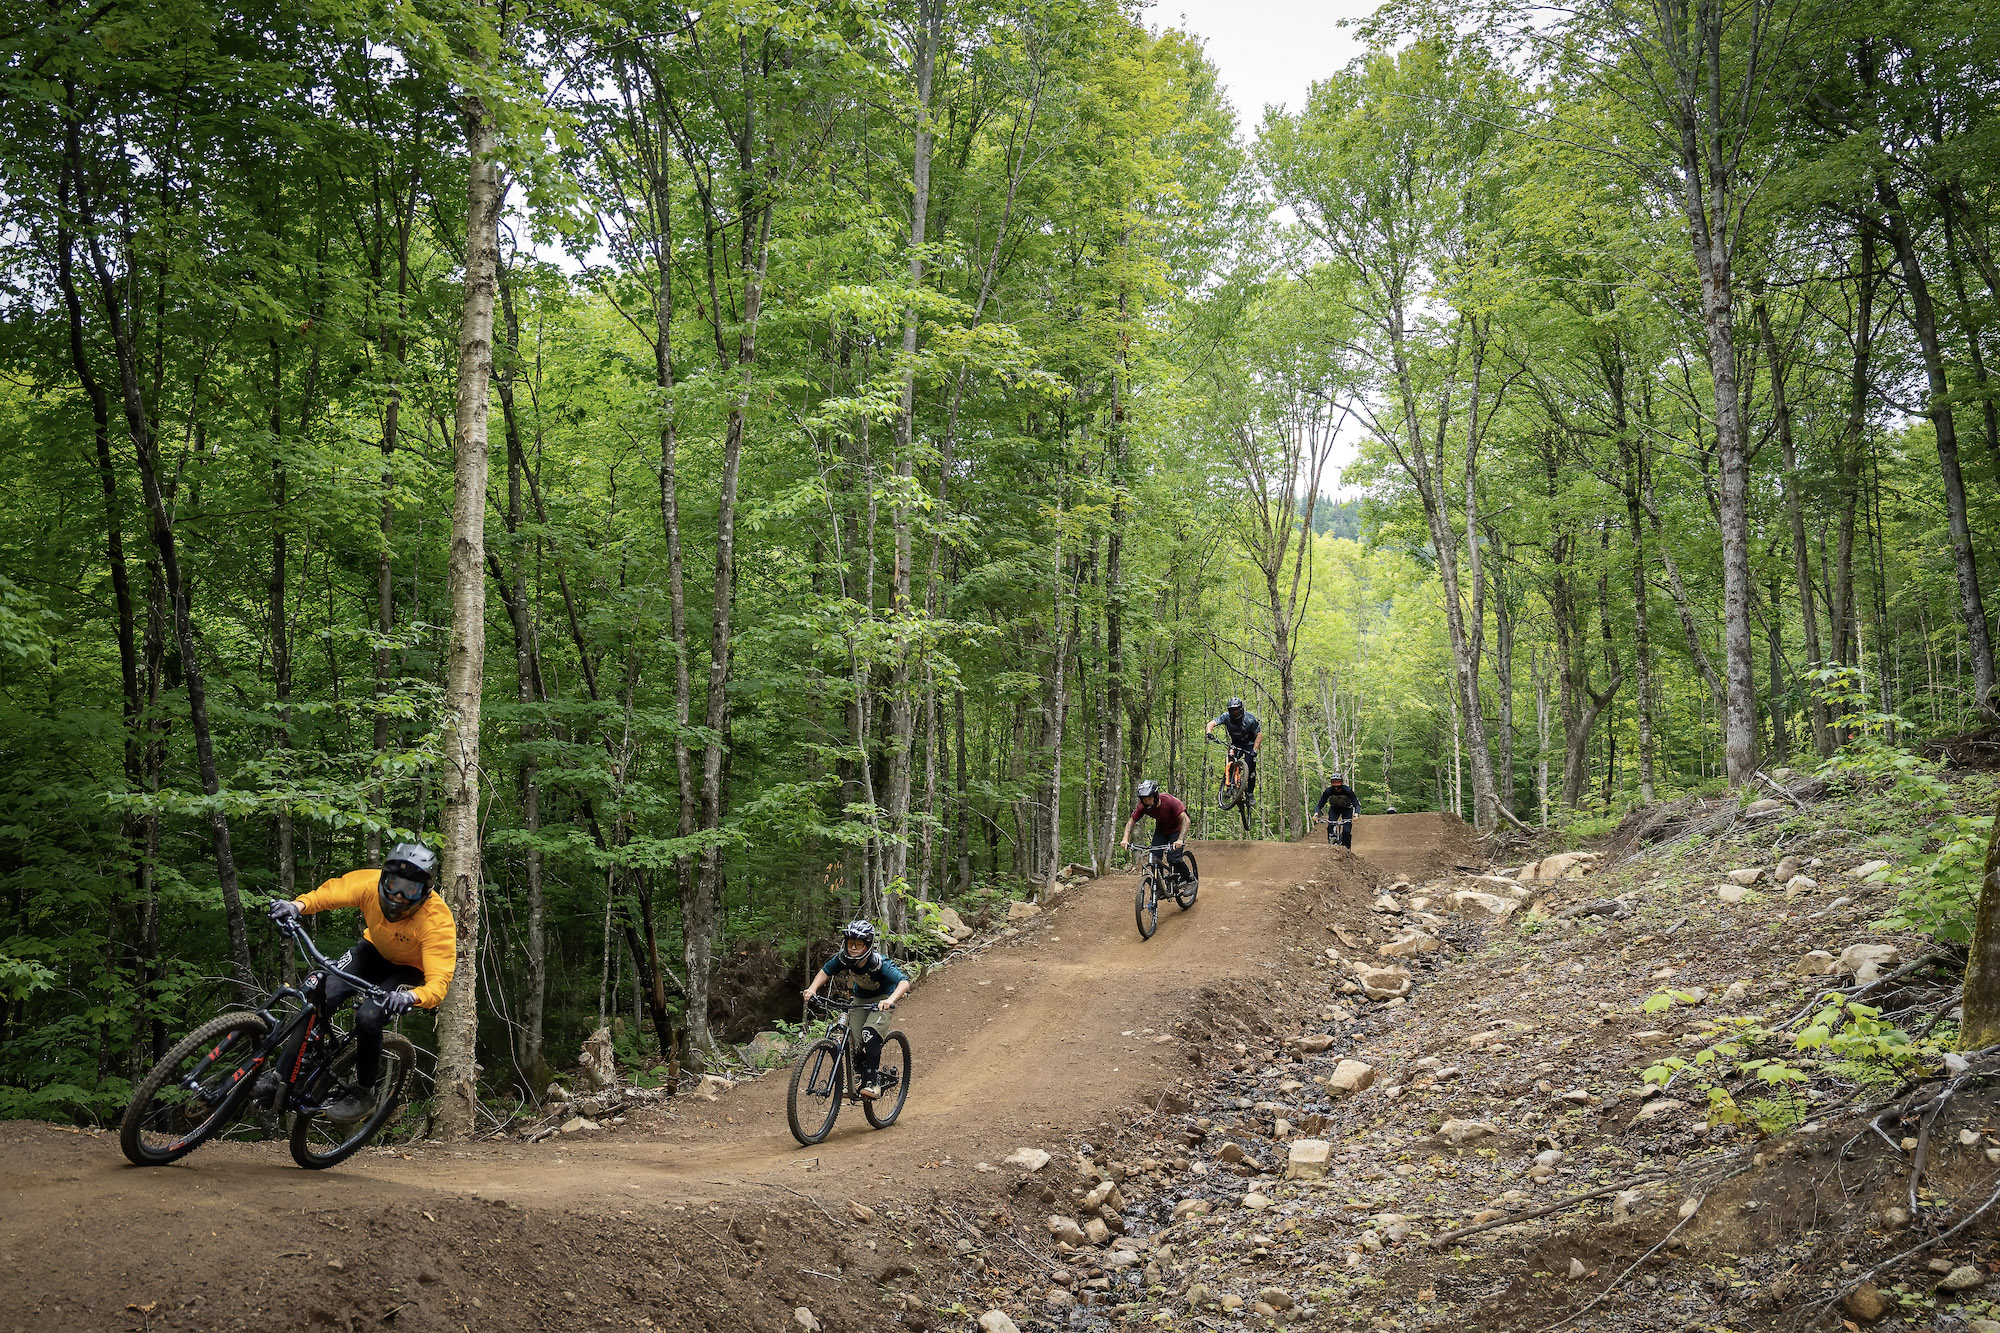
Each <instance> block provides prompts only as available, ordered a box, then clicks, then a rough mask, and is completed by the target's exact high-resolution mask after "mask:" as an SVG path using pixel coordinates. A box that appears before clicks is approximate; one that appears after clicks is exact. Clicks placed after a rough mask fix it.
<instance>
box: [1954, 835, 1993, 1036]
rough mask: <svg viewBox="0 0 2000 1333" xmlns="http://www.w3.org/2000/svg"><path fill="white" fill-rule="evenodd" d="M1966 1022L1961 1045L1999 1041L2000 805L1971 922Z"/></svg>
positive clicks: (1960, 1032)
mask: <svg viewBox="0 0 2000 1333" xmlns="http://www.w3.org/2000/svg"><path fill="white" fill-rule="evenodd" d="M1964 1004H1965V1019H1964V1023H1963V1025H1962V1026H1961V1027H1960V1029H1959V1036H1958V1044H1959V1045H1960V1046H1961V1047H1963V1048H1964V1049H1966V1050H1968V1051H1971V1050H1977V1049H1979V1048H1980V1047H1982V1046H1991V1045H1993V1044H1994V1043H1995V1042H2000V803H1996V804H1995V807H1994V811H1993V832H1992V833H1991V834H1989V835H1988V836H1987V839H1986V871H1985V874H1984V875H1983V876H1982V877H1981V879H1980V881H1979V903H1978V906H1977V908H1976V909H1975V911H1974V913H1973V919H1972V947H1971V951H1970V954H1969V955H1968V958H1967V960H1966V968H1965V992H1964Z"/></svg>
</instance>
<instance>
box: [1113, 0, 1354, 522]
mask: <svg viewBox="0 0 2000 1333" xmlns="http://www.w3.org/2000/svg"><path fill="white" fill-rule="evenodd" d="M1380 2H1381V0H1152V3H1151V4H1150V5H1149V6H1148V8H1147V10H1146V22H1147V25H1148V26H1150V27H1153V28H1178V29H1180V30H1181V31H1182V32H1188V33H1193V34H1196V35H1198V36H1200V37H1201V38H1202V39H1203V46H1204V49H1206V50H1207V52H1208V58H1209V59H1210V60H1212V61H1214V62H1215V67H1216V69H1217V70H1218V71H1219V72H1220V73H1221V75H1222V82H1223V85H1224V86H1225V87H1226V88H1227V89H1228V90H1229V101H1230V103H1231V105H1233V106H1234V107H1235V108H1236V124H1237V127H1238V131H1239V133H1241V134H1242V136H1243V137H1244V139H1246V140H1248V139H1250V138H1251V137H1253V136H1254V135H1255V134H1256V132H1257V126H1258V125H1259V124H1261V123H1262V122H1263V119H1264V108H1265V107H1267V106H1273V105H1276V106H1282V107H1284V108H1285V109H1287V110H1289V111H1297V110H1299V109H1300V108H1301V107H1303V106H1304V105H1305V101H1306V92H1307V91H1308V90H1309V89H1310V88H1311V87H1312V85H1313V82H1314V81H1315V80H1317V79H1323V78H1326V77H1327V76H1328V75H1329V74H1332V73H1334V72H1335V71H1336V70H1338V69H1339V68H1340V67H1341V66H1342V65H1345V64H1346V63H1347V62H1348V61H1350V60H1352V59H1354V57H1355V56H1357V55H1359V54H1361V42H1360V40H1359V39H1358V38H1357V37H1356V36H1355V34H1354V29H1352V28H1343V27H1340V26H1339V24H1340V20H1342V19H1360V18H1366V17H1367V16H1368V15H1369V14H1371V13H1373V12H1374V10H1375V7H1376V5H1377V4H1379V3H1380ZM1359 442H1360V432H1359V431H1358V430H1357V429H1356V428H1355V427H1354V426H1353V425H1352V424H1351V423H1350V424H1349V425H1348V427H1347V428H1346V429H1344V430H1342V431H1341V433H1340V436H1339V438H1337V439H1336V441H1335V443H1334V446H1333V457H1332V459H1331V460H1330V461H1329V464H1328V467H1327V470H1326V474H1325V476H1324V477H1322V478H1321V481H1320V491H1321V493H1322V494H1327V495H1332V496H1334V497H1335V498H1337V499H1342V500H1346V499H1352V498H1354V497H1356V496H1358V495H1360V494H1361V493H1362V492H1361V490H1360V489H1359V488H1358V487H1353V486H1347V485H1343V484H1342V483H1341V479H1340V471H1341V469H1342V468H1344V467H1345V466H1347V465H1348V464H1349V463H1352V462H1353V461H1354V455H1355V451H1356V446H1357V445H1358V444H1359Z"/></svg>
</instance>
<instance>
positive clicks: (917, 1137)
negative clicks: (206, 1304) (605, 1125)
mask: <svg viewBox="0 0 2000 1333" xmlns="http://www.w3.org/2000/svg"><path fill="white" fill-rule="evenodd" d="M1469 843H1470V838H1469V836H1468V833H1467V831H1466V830H1465V826H1464V825H1463V824H1462V823H1460V822H1459V821H1457V820H1456V819H1454V818H1452V817H1451V816H1449V815H1436V814H1408V815H1395V816H1362V817H1361V818H1359V819H1358V820H1356V822H1355V844H1354V851H1353V852H1352V853H1349V852H1347V851H1346V850H1344V849H1341V848H1338V847H1329V846H1327V845H1326V843H1325V841H1324V839H1323V837H1321V839H1320V840H1319V841H1318V842H1315V841H1313V839H1312V838H1311V836H1310V835H1309V836H1308V837H1307V838H1306V839H1305V840H1302V841H1299V842H1293V843H1277V842H1240V841H1216V842H1202V843H1194V844H1191V846H1193V847H1195V848H1196V849H1197V851H1198V853H1199V855H1200V857H1201V865H1202V891H1201V897H1200V900H1199V901H1198V902H1197V903H1196V904H1195V906H1194V907H1192V908H1190V909H1188V910H1185V911H1182V910H1181V909H1179V908H1178V907H1175V906H1172V905H1168V906H1166V907H1164V908H1163V910H1162V911H1161V914H1160V922H1159V929H1158V931H1157V933H1156V934H1155V935H1154V936H1153V938H1152V939H1151V940H1141V939H1140V938H1139V935H1138V932H1137V931H1136V930H1135V929H1134V927H1133V923H1132V914H1131V891H1132V885H1133V884H1134V882H1135V881H1134V880H1133V878H1132V877H1131V876H1130V875H1129V874H1114V875H1108V876H1106V877H1104V878H1101V879H1097V880H1092V881H1086V882H1083V883H1080V884H1078V885H1077V886H1076V887H1074V888H1071V889H1069V890H1067V891H1065V892H1063V893H1061V894H1059V895H1057V896H1056V897H1054V898H1053V899H1051V900H1050V901H1049V902H1048V903H1047V904H1045V906H1044V910H1043V911H1042V912H1041V913H1040V914H1038V915H1037V916H1035V917H1033V918H1031V919H1030V920H1029V921H1028V922H1026V923H1024V924H1023V925H1022V926H1021V928H1020V929H1019V931H1018V933H1016V934H1014V935H1012V936H1010V937H1008V938H1004V939H1001V940H998V941H996V942H995V943H994V944H992V945H991V946H990V947H988V948H986V949H983V950H980V951H978V952H975V953H971V954H969V955H961V956H959V957H956V958H954V959H952V960H950V961H949V962H948V963H946V964H945V965H944V966H942V967H940V968H937V969H935V970H934V971H933V972H932V973H930V974H929V975H928V976H927V977H926V978H925V979H924V981H923V983H922V984H921V985H920V986H918V987H917V988H916V990H915V991H914V992H913V993H912V994H911V995H910V997H909V998H908V999H906V1000H905V1001H904V1003H903V1004H902V1005H900V1006H898V1009H897V1011H896V1016H895V1025H896V1026H897V1027H899V1028H901V1029H902V1030H903V1031H904V1032H905V1033H907V1034H908V1036H909V1039H910V1042H911V1046H912V1048H913V1054H912V1060H911V1064H912V1080H911V1090H910V1098H909V1102H908V1105H907V1106H906V1107H905V1109H904V1111H903V1115H902V1118H901V1120H900V1121H899V1122H898V1123H897V1124H895V1125H894V1126H892V1127H891V1128H889V1129H886V1130H881V1131H877V1130H875V1129H872V1128H871V1127H869V1125H868V1124H867V1121H866V1120H865V1118H864V1117H863V1116H861V1115H860V1114H859V1113H858V1110H856V1109H855V1108H847V1109H846V1110H844V1111H843V1114H842V1115H841V1118H840V1122H839V1124H838V1125H837V1126H836V1128H835V1129H834V1131H833V1133H832V1135H831V1136H830V1137H829V1138H828V1139H827V1140H826V1141H825V1142H823V1143H821V1144H818V1145H816V1146H814V1147H812V1148H800V1147H799V1146H798V1144H797V1143H796V1142H794V1141H793V1139H792V1137H791V1135H790V1134H789V1132H788V1131H787V1129H786V1124H785V1113H784V1098H785V1090H786V1082H785V1079H784V1077H783V1076H782V1075H773V1076H769V1077H766V1078H763V1079H759V1080H755V1081H753V1082H749V1083H745V1084H741V1085H738V1086H737V1087H735V1088H733V1089H731V1090H729V1091H727V1092H725V1093H723V1094H721V1095H720V1096H719V1097H718V1098H717V1099H716V1100H715V1101H713V1102H706V1101H701V1100H699V1099H697V1098H693V1097H688V1098H683V1099H679V1100H678V1102H677V1103H676V1104H675V1106H674V1112H675V1114H674V1115H673V1117H672V1118H671V1119H670V1121H669V1122H668V1123H667V1124H666V1125H665V1126H664V1127H662V1128H660V1129H657V1130H654V1131H650V1132H649V1131H646V1130H643V1129H640V1128H638V1127H636V1126H634V1127H629V1128H625V1129H621V1130H619V1131H616V1132H613V1133H606V1134H601V1135H591V1134H587V1133H586V1134H577V1135H563V1136H559V1137H558V1138H557V1139H554V1140H550V1141H546V1142H544V1143H542V1144H539V1145H533V1146H531V1145H528V1144H525V1143H522V1142H520V1141H518V1140H504V1141H487V1142H475V1143H473V1144H469V1145H435V1144H430V1145H417V1146H412V1147H407V1148H397V1149H385V1150H371V1151H366V1152H364V1153H362V1154H360V1155H358V1156H357V1157H355V1158H353V1159H351V1160H350V1161H349V1162H348V1163H347V1164H346V1165H345V1166H343V1167H340V1168H337V1169H335V1170H334V1171H331V1172H327V1173H316V1172H305V1171H301V1170H298V1169H296V1168H294V1167H292V1166H291V1165H290V1164H289V1159H286V1158H284V1155H283V1151H282V1147H281V1146H280V1145H278V1144H275V1143H273V1144H228V1143H225V1144H211V1145H209V1146H208V1147H205V1148H203V1149H201V1150H200V1151H199V1152H197V1153H195V1154H194V1155H193V1156H191V1157H189V1158H187V1159H185V1161H183V1162H182V1163H181V1164H179V1165H177V1166H174V1167H168V1168H152V1169H144V1170H141V1169H136V1168H131V1167H128V1166H126V1165H125V1164H124V1162H123V1159H122V1158H121V1157H120V1156H119V1154H118V1152H117V1150H116V1146H115V1142H114V1141H113V1140H112V1139H111V1138H110V1137H108V1136H95V1135H90V1134H87V1133H86V1134H79V1133H76V1132H75V1131H64V1130H59V1129H57V1128H54V1127H50V1126H41V1125H34V1124H28V1123H24V1122H23V1123H15V1124H10V1125H6V1126H0V1162H4V1163H5V1166H4V1167H0V1187H4V1188H5V1190H6V1197H7V1198H8V1207H7V1209H6V1210H5V1214H4V1216H0V1255H4V1256H6V1258H7V1260H8V1268H9V1269H10V1271H12V1272H14V1273H17V1274H23V1273H42V1274H53V1273H61V1274H63V1277H62V1279H61V1281H60V1284H59V1289H57V1290H52V1291H31V1290H29V1288H28V1287H27V1286H22V1285H16V1287H15V1290H14V1291H13V1293H12V1294H8V1295H0V1328H4V1327H11V1323H10V1321H9V1319H8V1317H7V1316H8V1315H10V1314H11V1315H13V1316H14V1318H15V1319H16V1320H19V1319H21V1318H23V1317H24V1316H29V1315H31V1314H33V1317H31V1318H29V1319H28V1322H27V1323H25V1324H23V1327H39V1328H56V1327H61V1326H62V1325H60V1324H59V1323H52V1322H49V1321H48V1319H47V1314H48V1311H47V1309H46V1305H47V1303H48V1302H50V1301H52V1300H59V1299H61V1297H62V1294H63V1293H64V1292H67V1293H68V1294H69V1296H70V1298H71V1299H81V1295H80V1294H81V1293H84V1292H88V1291H90V1290H92V1289H93V1288H96V1289H99V1290H101V1291H103V1292H106V1293H112V1292H123V1291H135V1290H136V1288H135V1287H134V1286H133V1283H132V1280H131V1279H130V1277H129V1276H124V1275H129V1274H131V1273H133V1272H140V1273H146V1272H159V1271H178V1269H179V1268H180V1267H181V1266H182V1265H180V1264H179V1256H180V1255H181V1253H182V1251H183V1250H184V1249H185V1244H186V1242H187V1239H188V1237H190V1236H193V1237H195V1239H196V1240H198V1241H199V1242H201V1244H200V1245H197V1247H196V1248H197V1250H200V1249H203V1248H204V1247H206V1246H209V1245H210V1244H211V1243H212V1244H213V1245H219V1246H230V1245H233V1246H234V1247H235V1249H236V1250H237V1251H240V1252H241V1255H242V1259H241V1262H237V1261H231V1262H230V1263H229V1264H227V1265H225V1267H227V1268H229V1269H231V1270H232V1271H237V1272H238V1273H239V1276H240V1277H241V1279H242V1280H245V1281H249V1280H252V1277H251V1273H252V1272H253V1271H262V1270H261V1269H259V1267H258V1266H259V1265H260V1264H261V1265H264V1266H265V1267H269V1266H271V1265H274V1264H278V1263H279V1261H278V1259H277V1258H276V1255H277V1253H278V1251H282V1250H283V1249H284V1248H285V1247H284V1246H283V1245H275V1246H274V1245H273V1244H272V1243H271V1241H272V1237H273V1236H278V1235H283V1234H286V1233H287V1232H288V1231H291V1230H295V1229H297V1228H299V1227H305V1228H306V1231H307V1234H309V1235H310V1234H316V1232H315V1228H317V1233H318V1234H321V1239H322V1240H323V1239H324V1234H323V1233H325V1232H326V1231H327V1230H328V1228H329V1227H331V1226H332V1225H336V1223H333V1222H331V1221H330V1222H328V1223H326V1224H324V1225H322V1224H316V1223H314V1222H313V1221H312V1219H313V1218H315V1217H320V1216H327V1217H329V1218H331V1217H333V1216H336V1215H338V1214H340V1213H343V1212H351V1213H354V1214H356V1215H357V1216H362V1217H365V1216H367V1215H368V1214H370V1213H371V1212H373V1213H384V1212H393V1211H394V1210H396V1209H398V1208H399V1207H404V1206H414V1205H421V1206H422V1208H423V1210H424V1211H425V1212H426V1214H427V1215H431V1216H441V1215H442V1214H440V1213H439V1212H438V1209H439V1208H440V1207H445V1208H447V1209H449V1210H453V1211H456V1210H457V1209H459V1208H460V1207H461V1206H469V1205H472V1204H475V1203H476V1204H479V1205H484V1206H486V1207H491V1206H492V1205H493V1204H494V1203H496V1202H499V1203H505V1204H512V1205H515V1206H517V1207H525V1208H528V1209H530V1210H551V1209H553V1210H568V1211H569V1212H577V1211H579V1210H580V1211H582V1212H587V1213H592V1214H597V1215H602V1216H606V1217H611V1218H619V1217H621V1216H628V1215H629V1216H638V1215H642V1214H644V1213H645V1212H646V1210H652V1211H653V1212H654V1213H657V1212H658V1211H659V1210H660V1209H662V1208H668V1209H671V1208H675V1207H696V1208H699V1207H702V1206H705V1205H708V1204H712V1203H716V1202H720V1201H731V1200H733V1201H737V1202H742V1201H745V1200H754V1199H764V1200H767V1201H768V1200H770V1199H773V1198H777V1197H779V1196H781V1195H783V1194H784V1193H785V1192H786V1191H792V1192H801V1193H804V1192H809V1193H810V1194H812V1195H814V1196H826V1197H838V1196H840V1195H841V1194H842V1192H843V1191H844V1192H845V1193H846V1195H847V1197H861V1196H864V1195H866V1196H871V1197H897V1196H907V1195H911V1194H914V1193H916V1192H918V1191H935V1190H936V1189H937V1188H939V1187H941V1186H943V1185H945V1184H946V1183H947V1182H949V1181H953V1180H954V1179H956V1180H957V1181H959V1182H960V1183H963V1182H964V1181H965V1179H966V1178H968V1177H970V1176H972V1175H973V1173H975V1172H976V1171H977V1169H978V1165H979V1164H982V1163H985V1164H997V1163H999V1162H1000V1161H1001V1160H1002V1159H1003V1158H1004V1157H1006V1156H1007V1155H1008V1154H1010V1153H1012V1152H1014V1151H1015V1150H1016V1149H1018V1148H1022V1147H1037V1146H1039V1147H1045V1148H1055V1147H1056V1146H1058V1145H1059V1144H1060V1143H1061V1142H1062V1141H1063V1140H1065V1139H1066V1138H1068V1137H1070V1136H1072V1135H1074V1134H1077V1133H1083V1132H1088V1131H1091V1130H1093V1129H1095V1128H1096V1127H1097V1126H1099V1125H1100V1124H1106V1123H1107V1122H1108V1121H1109V1119H1110V1118H1111V1117H1113V1116H1116V1115H1121V1114H1124V1112H1123V1111H1122V1110H1121V1108H1127V1107H1130V1106H1132V1105H1134V1104H1135V1103H1138V1102H1141V1101H1143V1100H1148V1099H1150V1098H1152V1097H1154V1096H1157V1094H1158V1093H1159V1092H1160V1090H1161V1089H1162V1088H1164V1087H1165V1086H1166V1085H1167V1084H1168V1083H1169V1082H1171V1081H1174V1080H1177V1079H1179V1078H1180V1077H1181V1076H1182V1075H1183V1074H1184V1073H1185V1072H1186V1071H1187V1069H1188V1068H1189V1064H1188V1052H1187V1051H1186V1050H1184V1049H1183V1048H1182V1045H1181V1042H1180V1039H1179V1038H1178V1037H1176V1036H1174V1035H1173V1031H1172V1029H1173V1026H1174V1023H1175V1020H1176V1018H1177V1017H1178V1016H1179V1014H1180V1012H1181V1010H1182V1008H1183V1006H1184V1005H1185V1004H1186V1002H1187V1001H1188V1000H1189V998H1190V997H1192V996H1193V995H1194V994H1195V993H1197V992H1198V991H1200V990H1201V989H1202V988H1203V987H1211V986H1215V985H1217V984H1222V985H1225V986H1226V985H1228V984H1229V983H1231V982H1237V981H1241V982H1252V981H1258V982H1261V981H1264V980H1266V979H1267V978H1268V977H1269V976H1270V975H1271V971H1270V969H1271V968H1272V967H1273V966H1275V964H1273V963H1272V961H1271V960H1272V958H1273V956H1274V954H1275V952H1276V950H1277V949H1278V947H1279V946H1281V945H1282V944H1284V943H1285V942H1286V941H1287V940H1290V939H1294V938H1295V936H1296V934H1297V932H1298V931H1299V930H1300V929H1301V928H1302V927H1301V925H1300V923H1299V922H1298V921H1297V919H1296V917H1295V915H1294V913H1293V911H1292V906H1293V905H1294V904H1295V902H1296V901H1297V895H1298V893H1299V891H1300V890H1301V889H1302V888H1303V887H1305V886H1306V885H1308V884H1309V883H1311V882H1313V881H1318V884H1319V886H1320V891H1322V892H1323V891H1328V890H1331V891H1334V892H1338V893H1340V894H1342V895H1353V896H1354V897H1355V898H1356V900H1359V899H1361V897H1362V896H1363V895H1372V894H1373V893H1374V892H1375V890H1376V889H1377V888H1378V887H1379V886H1381V885H1382V884H1384V883H1386V882H1388V881H1389V880H1392V879H1395V878H1404V877H1413V876H1417V875H1421V874H1423V873H1425V872H1426V870H1427V869H1429V868H1430V867H1432V866H1434V865H1435V864H1436V863H1437V862H1438V861H1439V860H1440V859H1441V858H1443V859H1445V860H1449V859H1450V858H1452V857H1462V856H1464V855H1465V854H1467V849H1468V847H1469ZM107 1218H116V1219H120V1221H119V1222H118V1223H117V1224H116V1225H115V1226H113V1227H112V1228H111V1231H112V1234H109V1235H106V1234H105V1231H106V1225H107V1224H106V1219H107ZM93 1233H95V1234H97V1235H99V1236H102V1237H103V1238H102V1239H101V1240H98V1241H96V1242H93V1243H90V1244H87V1245H79V1244H77V1238H78V1237H80V1236H89V1235H92V1234H93ZM266 1250H269V1251H271V1254H270V1255H269V1256H267V1257H265V1258H263V1259H256V1258H255V1256H256V1255H258V1254H261V1253H262V1252H264V1251H266ZM253 1261H254V1262H253ZM280 1266H281V1267H282V1265H280ZM530 1271H532V1270H530ZM52 1280H53V1279H52ZM273 1280H275V1278H274V1279H273ZM510 1280H512V1279H510ZM138 1294H140V1295H143V1292H139V1293H138ZM107 1299H108V1298H107ZM23 1302H27V1303H28V1306H32V1310H30V1309H29V1308H27V1307H26V1306H24V1305H23ZM137 1304H143V1301H140V1302H138V1303H137ZM34 1312H39V1313H34ZM135 1318H136V1316H135ZM76 1326H78V1327H87V1326H92V1325H89V1324H78V1325H76ZM101 1326H103V1327H122V1326H123V1325H117V1324H115V1323H105V1324H102V1325H101ZM132 1326H134V1327H136V1326H137V1325H136V1324H134V1325H132ZM152 1326H153V1327H158V1326H159V1325H157V1324H154V1325H152ZM184 1326H188V1327H200V1326H202V1325H199V1324H189V1325H184Z"/></svg>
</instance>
